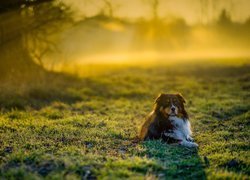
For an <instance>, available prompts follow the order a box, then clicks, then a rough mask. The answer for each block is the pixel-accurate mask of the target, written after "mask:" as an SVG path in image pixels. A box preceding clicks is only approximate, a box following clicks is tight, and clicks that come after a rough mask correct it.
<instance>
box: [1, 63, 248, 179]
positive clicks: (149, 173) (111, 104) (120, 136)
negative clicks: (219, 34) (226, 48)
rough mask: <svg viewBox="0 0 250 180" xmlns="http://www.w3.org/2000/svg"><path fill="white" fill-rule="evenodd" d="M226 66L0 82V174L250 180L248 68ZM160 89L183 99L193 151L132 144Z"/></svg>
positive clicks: (95, 69) (156, 67)
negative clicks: (191, 134)
mask: <svg viewBox="0 0 250 180" xmlns="http://www.w3.org/2000/svg"><path fill="white" fill-rule="evenodd" d="M225 62H229V61H227V60H225V61H224V63H219V62H211V61H210V62H208V61H199V63H198V62H179V63H176V64H157V63H156V64H148V65H145V66H143V67H142V66H138V65H126V66H120V65H119V68H118V65H116V66H117V67H116V68H112V66H111V65H92V66H91V68H92V69H91V68H90V66H88V67H87V68H85V69H84V67H83V69H82V71H81V70H79V71H78V72H76V73H75V74H78V76H74V75H66V74H62V73H48V72H45V71H42V72H40V71H39V72H36V73H37V74H36V75H35V77H36V78H35V80H34V79H33V78H32V77H29V78H26V79H25V80H22V81H20V80H16V82H15V81H6V82H5V83H2V84H1V87H0V104H1V113H0V178H3V179H9V178H13V179H14V178H15V179H22V178H28V179H39V178H48V179H50V178H55V179H61V178H65V179H74V178H76V179H95V178H103V179H117V178H131V179H145V178H146V179H147V178H148V179H154V178H159V179H169V178H181V179H182V178H201V179H206V178H207V179H215V178H217V179H218V178H223V179H224V178H239V179H249V175H250V169H249V167H250V159H249V157H250V153H249V149H250V146H249V139H250V133H249V132H250V128H249V125H250V124H249V122H250V121H249V120H250V111H249V108H250V101H249V97H250V91H249V90H250V71H249V70H250V65H249V63H247V61H245V62H243V63H242V61H240V62H241V63H239V60H237V59H235V60H231V61H230V63H225ZM114 67H115V66H114ZM87 69H88V70H87ZM105 70H106V71H105ZM19 82H22V83H19ZM160 92H166V93H172V92H180V93H182V94H183V96H184V97H185V98H186V100H187V104H186V107H187V110H188V112H189V114H190V121H191V124H192V127H193V131H194V138H195V140H196V142H197V143H198V144H199V149H197V150H196V149H187V148H184V147H179V146H174V145H167V144H165V143H163V142H161V141H148V142H139V143H135V142H133V139H134V138H135V137H136V135H137V133H138V128H139V127H140V125H141V124H142V123H143V120H144V117H145V116H146V115H147V114H148V113H149V112H150V111H151V109H152V107H153V101H154V98H155V97H156V96H157V95H158V94H159V93H160Z"/></svg>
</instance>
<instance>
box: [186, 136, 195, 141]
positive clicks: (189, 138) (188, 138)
mask: <svg viewBox="0 0 250 180" xmlns="http://www.w3.org/2000/svg"><path fill="white" fill-rule="evenodd" d="M186 140H187V141H189V142H194V138H192V137H191V136H187V138H186Z"/></svg>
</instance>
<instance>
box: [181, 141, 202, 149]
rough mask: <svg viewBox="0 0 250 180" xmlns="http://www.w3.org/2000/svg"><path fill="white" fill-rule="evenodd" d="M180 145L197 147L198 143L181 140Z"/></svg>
mask: <svg viewBox="0 0 250 180" xmlns="http://www.w3.org/2000/svg"><path fill="white" fill-rule="evenodd" d="M179 144H180V145H182V146H185V147H189V148H197V147H198V144H196V143H195V142H189V141H185V140H183V141H181V142H180V143H179Z"/></svg>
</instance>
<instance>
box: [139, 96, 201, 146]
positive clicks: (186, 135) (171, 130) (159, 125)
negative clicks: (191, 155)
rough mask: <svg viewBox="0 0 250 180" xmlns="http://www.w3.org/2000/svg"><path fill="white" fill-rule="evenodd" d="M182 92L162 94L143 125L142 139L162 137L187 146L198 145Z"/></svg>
mask: <svg viewBox="0 0 250 180" xmlns="http://www.w3.org/2000/svg"><path fill="white" fill-rule="evenodd" d="M184 103H185V99H184V98H183V96H182V95H181V94H179V93H178V94H160V95H159V96H158V97H157V98H156V100H155V106H154V109H153V111H152V112H151V113H150V114H149V115H148V117H147V119H146V121H145V122H144V124H143V125H142V128H141V132H140V135H139V138H140V139H141V140H148V139H162V140H164V141H166V142H168V143H178V144H180V145H183V146H186V147H198V144H196V143H194V142H193V138H192V137H191V135H192V131H191V126H190V123H189V120H188V114H187V112H186V110H185V108H184Z"/></svg>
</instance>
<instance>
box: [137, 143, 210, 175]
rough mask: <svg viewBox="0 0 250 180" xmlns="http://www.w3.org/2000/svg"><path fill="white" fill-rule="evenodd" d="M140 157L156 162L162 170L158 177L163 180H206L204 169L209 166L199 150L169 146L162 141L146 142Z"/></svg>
mask: <svg viewBox="0 0 250 180" xmlns="http://www.w3.org/2000/svg"><path fill="white" fill-rule="evenodd" d="M142 146H143V148H144V151H143V152H141V154H140V156H146V157H147V158H149V159H151V160H153V161H156V162H157V163H158V164H159V165H160V166H162V170H161V171H160V172H157V174H156V176H157V177H158V178H162V179H184V178H185V179H189V178H190V179H206V174H205V171H204V168H205V167H207V166H208V165H209V164H208V162H206V160H205V161H204V159H202V158H201V157H200V156H199V154H198V150H197V149H190V148H185V147H182V146H178V145H168V144H166V143H164V142H161V141H146V142H144V143H143V145H142Z"/></svg>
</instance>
